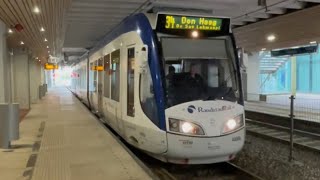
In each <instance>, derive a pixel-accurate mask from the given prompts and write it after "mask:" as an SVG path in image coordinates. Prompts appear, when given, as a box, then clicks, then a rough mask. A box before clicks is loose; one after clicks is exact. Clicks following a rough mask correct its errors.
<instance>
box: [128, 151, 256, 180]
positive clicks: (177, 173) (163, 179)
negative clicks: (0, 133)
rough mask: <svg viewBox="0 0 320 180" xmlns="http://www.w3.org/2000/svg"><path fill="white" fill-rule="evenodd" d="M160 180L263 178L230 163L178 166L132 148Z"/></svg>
mask: <svg viewBox="0 0 320 180" xmlns="http://www.w3.org/2000/svg"><path fill="white" fill-rule="evenodd" d="M130 149H131V150H132V151H133V152H134V154H135V155H136V156H137V157H138V158H139V159H140V160H141V161H142V162H143V163H145V164H146V166H147V167H149V168H150V169H151V170H152V171H153V173H154V174H156V176H157V177H158V178H159V179H160V180H206V179H208V180H209V179H219V180H238V179H239V180H261V178H259V177H257V176H255V175H253V174H252V173H250V172H247V171H246V170H244V169H242V168H240V167H238V166H236V165H234V164H232V163H230V162H224V163H217V164H202V165H178V164H170V163H163V162H161V161H159V160H156V159H154V158H152V157H150V156H147V155H145V154H144V153H143V152H141V151H139V150H137V149H135V148H130Z"/></svg>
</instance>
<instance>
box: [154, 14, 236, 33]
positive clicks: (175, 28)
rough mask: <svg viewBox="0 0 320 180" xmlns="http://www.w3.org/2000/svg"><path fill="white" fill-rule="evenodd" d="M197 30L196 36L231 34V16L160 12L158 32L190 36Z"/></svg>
mask: <svg viewBox="0 0 320 180" xmlns="http://www.w3.org/2000/svg"><path fill="white" fill-rule="evenodd" d="M195 30H196V31H198V32H197V36H196V37H198V34H199V37H210V36H222V35H227V34H230V33H231V31H230V18H220V17H219V18H218V17H203V16H186V15H172V14H158V18H157V26H156V31H157V32H161V33H165V34H173V35H179V36H189V37H190V35H191V33H192V32H193V31H195Z"/></svg>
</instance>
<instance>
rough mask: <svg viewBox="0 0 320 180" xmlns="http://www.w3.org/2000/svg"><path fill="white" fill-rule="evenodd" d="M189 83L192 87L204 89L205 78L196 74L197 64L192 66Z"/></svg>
mask: <svg viewBox="0 0 320 180" xmlns="http://www.w3.org/2000/svg"><path fill="white" fill-rule="evenodd" d="M188 83H190V85H191V86H192V87H199V88H203V78H202V77H201V75H199V74H198V73H196V64H191V65H190V72H189V75H188Z"/></svg>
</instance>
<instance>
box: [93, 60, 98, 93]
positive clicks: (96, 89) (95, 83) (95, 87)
mask: <svg viewBox="0 0 320 180" xmlns="http://www.w3.org/2000/svg"><path fill="white" fill-rule="evenodd" d="M97 63H98V61H95V62H94V64H93V66H94V71H93V87H94V91H95V92H98V88H97V85H98V81H97V75H98V73H97Z"/></svg>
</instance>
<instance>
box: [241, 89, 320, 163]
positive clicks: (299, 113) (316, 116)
mask: <svg viewBox="0 0 320 180" xmlns="http://www.w3.org/2000/svg"><path fill="white" fill-rule="evenodd" d="M245 110H246V111H247V112H255V113H258V114H259V113H261V116H263V114H264V115H267V116H268V117H269V119H264V120H263V121H264V122H268V123H272V124H276V125H281V126H286V128H288V129H290V131H289V133H290V139H289V141H290V154H289V161H292V160H293V151H294V143H295V142H294V135H295V132H297V131H300V130H302V131H305V132H310V133H315V134H319V135H320V94H319V95H315V94H297V95H296V96H293V95H291V94H288V93H279V94H254V93H248V94H247V100H246V102H245ZM259 115H260V114H259ZM259 115H258V116H259ZM256 117H257V116H256ZM270 117H275V119H276V120H274V119H272V118H270ZM276 117H281V118H276ZM249 118H250V117H249ZM281 119H282V120H283V121H286V122H280V121H281ZM260 120H261V119H260Z"/></svg>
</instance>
